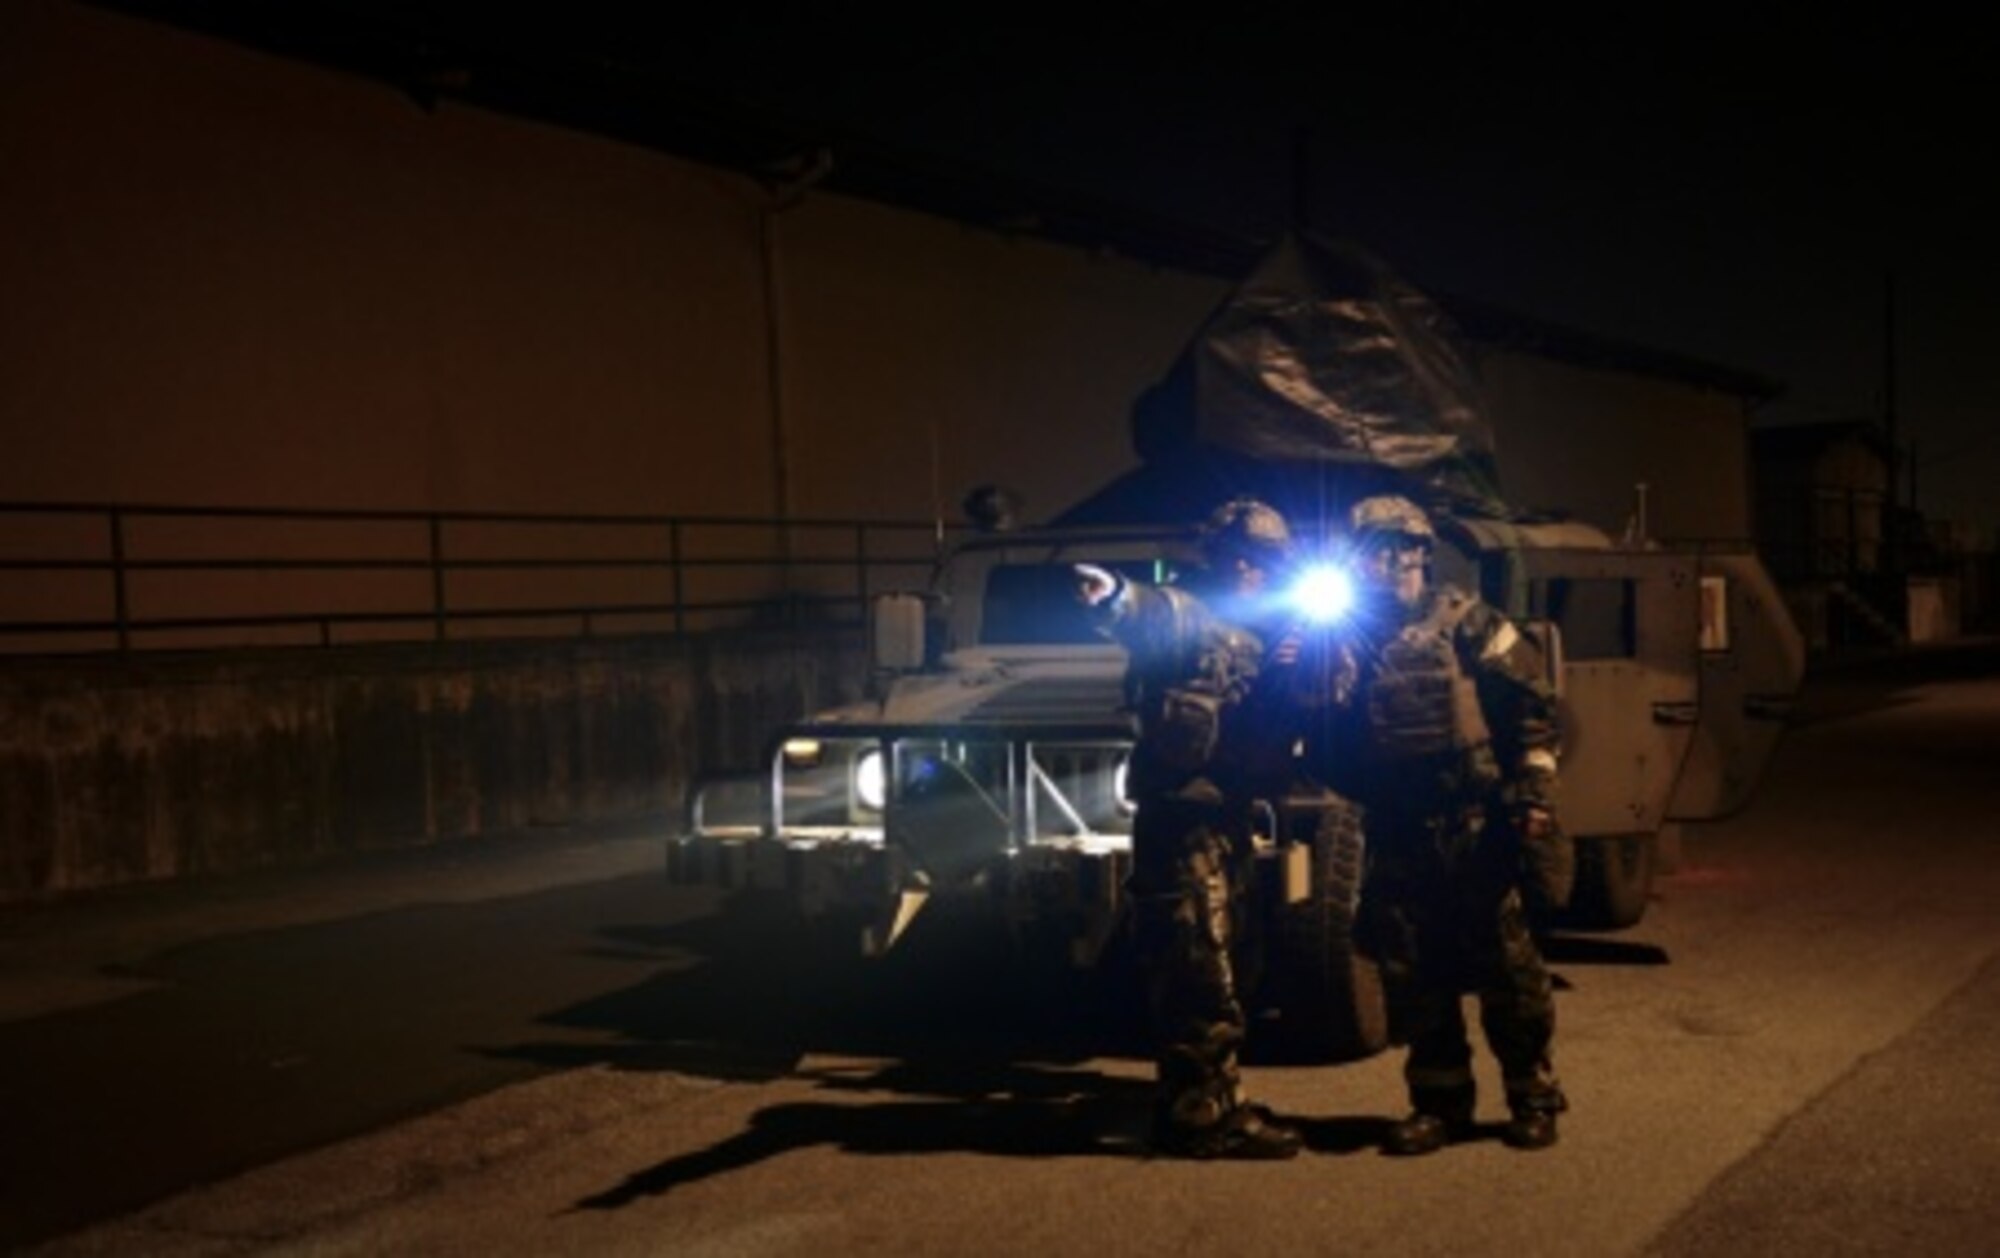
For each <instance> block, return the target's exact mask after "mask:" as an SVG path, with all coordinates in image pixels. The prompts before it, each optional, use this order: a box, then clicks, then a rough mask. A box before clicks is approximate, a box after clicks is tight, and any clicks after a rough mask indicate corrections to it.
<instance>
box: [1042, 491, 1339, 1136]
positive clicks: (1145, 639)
mask: <svg viewBox="0 0 2000 1258" xmlns="http://www.w3.org/2000/svg"><path fill="white" fill-rule="evenodd" d="M1203 541H1204V546H1203V549H1204V560H1205V563H1206V565H1207V568H1208V574H1207V575H1208V576H1209V577H1210V578H1211V580H1212V582H1214V583H1215V584H1216V585H1217V586H1218V587H1219V588H1217V589H1215V590H1214V591H1213V592H1212V593H1210V595H1209V597H1208V599H1206V600H1204V599H1203V598H1199V597H1196V596H1195V595H1194V594H1192V593H1190V592H1189V591H1187V590H1186V589H1183V588H1180V587H1177V586H1171V585H1166V586H1150V585H1145V584H1142V583H1138V582H1130V581H1125V580H1123V579H1121V578H1119V577H1117V576H1115V575H1114V574H1112V573H1110V572H1107V571H1105V570H1103V569H1099V568H1094V567H1090V566H1088V565H1080V566H1079V568H1078V576H1079V585H1078V593H1079V597H1081V598H1082V599H1083V601H1084V602H1085V603H1087V604H1089V605H1091V606H1092V607H1093V608H1095V609H1096V614H1097V616H1098V617H1099V623H1100V626H1101V627H1102V628H1103V630H1104V631H1105V632H1106V633H1107V634H1109V635H1110V636H1112V637H1113V638H1115V639H1116V640H1117V641H1118V642H1120V643H1121V644H1122V645H1124V646H1125V647H1126V649H1127V651H1128V652H1129V653H1130V655H1131V665H1130V669H1129V671H1128V674H1127V681H1126V684H1127V691H1128V696H1127V697H1128V699H1129V701H1130V702H1131V704H1132V706H1133V708H1134V710H1135V711H1136V712H1137V713H1138V714H1139V718H1140V733H1139V742H1138V745H1137V747H1136V748H1135V749H1134V752H1133V763H1132V769H1131V775H1130V781H1131V788H1130V789H1131V792H1132V797H1133V799H1134V800H1135V801H1136V802H1137V805H1138V812H1137V815H1136V816H1135V817H1134V818H1133V827H1132V856H1133V874H1132V881H1131V892H1132V897H1133V912H1134V915H1135V918H1136V925H1137V930H1138V941H1137V942H1138V952H1139V961H1140V965H1141V968H1142V970H1143V972H1144V975H1145V981H1146V988H1147V999H1148V1005H1149V1009H1150V1011H1151V1014H1152V1017H1153V1024H1154V1032H1155V1036H1156V1039H1157V1051H1158V1058H1157V1063H1158V1068H1159V1100H1158V1107H1157V1111H1156V1113H1155V1119H1154V1140H1155V1144H1156V1146H1157V1147H1158V1148H1160V1149H1161V1150H1162V1151H1163V1152H1167V1153H1171V1154H1175V1155H1179V1156H1185V1157H1199V1158H1288V1157H1291V1156H1293V1155H1294V1154H1296V1153H1297V1152H1298V1150H1299V1146H1300V1143H1301V1142H1300V1138H1299V1135H1298V1133H1297V1132H1296V1131H1294V1130H1292V1129H1291V1128H1289V1127H1286V1126H1283V1125H1281V1124H1279V1123H1277V1122H1275V1121H1273V1120H1272V1119H1271V1118H1270V1117H1268V1116H1267V1114H1266V1113H1265V1112H1263V1111H1262V1110H1260V1109H1259V1108H1257V1107H1254V1106H1252V1105H1250V1104H1248V1103H1247V1102H1246V1100H1245V1098H1244V1095H1243V1086H1242V1076H1241V1072H1240V1071H1239V1069H1238V1065H1237V1053H1238V1050H1239V1048H1240V1047H1241V1045H1242V1043H1243V1039H1244V1033H1245V1018H1244V1011H1243V1004H1242V997H1241V994H1240V993H1239V991H1238V990H1237V982H1238V978H1237V974H1236V970H1235V966H1234V961H1233V959H1232V956H1231V942H1232V940H1233V938H1234V927H1235V916H1236V913H1237V911H1238V907H1239V905H1238V893H1239V891H1240V889H1241V888H1240V882H1241V875H1242V873H1243V871H1244V870H1245V868H1246V865H1247V861H1248V859H1249V848H1250V842H1249V838H1250V804H1251V801H1252V800H1254V799H1257V798H1261V797H1265V796H1269V795H1272V794H1274V793H1275V790H1281V789H1282V788H1283V786H1284V785H1286V784H1288V782H1289V780H1290V774H1291V772H1292V768H1293V765H1292V762H1293V743H1294V741H1295V738H1296V737H1297V734H1298V732H1299V727H1298V723H1297V722H1296V721H1292V720H1289V719H1288V717H1287V713H1289V712H1291V711H1294V710H1296V709H1295V706H1294V703H1293V700H1292V698H1291V696H1290V694H1289V691H1290V689H1291V687H1292V683H1293V681H1294V679H1295V678H1296V677H1297V676H1298V675H1299V673H1300V671H1301V661H1300V657H1301V652H1302V645H1301V640H1300V636H1299V635H1298V634H1297V633H1296V632H1287V627H1286V626H1284V625H1283V624H1281V623H1277V622H1273V621H1271V620H1270V618H1269V616H1268V613H1266V612H1265V611H1264V610H1263V609H1265V608H1268V607H1269V606H1271V605H1272V604H1273V603H1274V602H1275V601H1276V600H1275V597H1274V596H1275V595H1276V590H1275V588H1274V587H1275V585H1276V583H1277V581H1278V579H1279V576H1280V574H1281V573H1282V572H1283V571H1284V570H1285V568H1286V566H1287V564H1288V562H1289V557H1290V549H1291V537H1290V531H1289V529H1288V528H1287V527H1286V525H1285V522H1284V518H1283V517H1282V516H1280V515H1279V514H1278V513H1277V512H1276V511H1275V510H1273V509H1272V508H1270V507H1269V506H1267V505H1265V504H1263V503H1260V502H1257V501H1255V500H1253V499H1237V500H1235V501H1232V502H1230V503H1227V504H1225V505H1224V506H1223V507H1222V508H1221V509H1220V510H1218V511H1217V512H1216V513H1215V515H1214V516H1213V517H1212V518H1211V519H1210V521H1209V523H1208V526H1207V527H1206V529H1205V531H1204V536H1203ZM1218 613H1220V614H1218ZM1260 629H1261V632H1260Z"/></svg>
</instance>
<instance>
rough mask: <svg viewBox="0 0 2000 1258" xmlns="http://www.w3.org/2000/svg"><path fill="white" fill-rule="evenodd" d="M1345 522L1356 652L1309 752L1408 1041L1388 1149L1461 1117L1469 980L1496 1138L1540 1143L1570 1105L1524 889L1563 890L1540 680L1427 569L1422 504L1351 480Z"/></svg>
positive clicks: (1435, 1135)
mask: <svg viewBox="0 0 2000 1258" xmlns="http://www.w3.org/2000/svg"><path fill="white" fill-rule="evenodd" d="M1349 524H1350V527H1351V530H1352V537H1353V542H1354V544H1355V548H1356V551H1357V553H1358V557H1359V560H1360V576H1361V586H1362V591H1363V601H1362V605H1361V608H1360V609H1359V610H1360V615H1359V616H1358V617H1357V620H1356V624H1355V627H1354V636H1353V642H1354V645H1353V650H1354V653H1355V661H1356V664H1357V666H1358V672H1357V675H1356V678H1355V682H1354V690H1353V693H1352V695H1351V696H1349V697H1348V699H1347V701H1346V702H1345V703H1343V704H1342V706H1341V707H1340V708H1339V709H1338V713H1337V715H1336V716H1335V717H1334V723H1333V737H1332V742H1333V746H1332V748H1331V749H1330V751H1329V754H1328V755H1327V756H1326V757H1325V760H1324V763H1325V765H1326V766H1327V771H1328V773H1329V775H1330V776H1331V779H1332V780H1333V781H1334V782H1335V784H1336V785H1337V786H1345V788H1346V789H1347V791H1348V792H1349V793H1350V794H1351V795H1352V796H1354V797H1355V798H1357V799H1358V801H1359V802H1360V803H1361V804H1362V806H1363V808H1364V810H1365V812H1364V815H1365V821H1364V825H1365V826H1366V829H1367V835H1368V849H1369V872H1368V880H1367V884H1366V890H1365V892H1364V895H1363V909H1362V927H1361V932H1360V933H1361V936H1362V938H1361V942H1362V944H1363V946H1364V947H1365V948H1366V949H1367V950H1368V951H1370V952H1371V953H1373V954H1374V955H1375V957H1376V959H1377V960H1378V962H1379V963H1380V965H1381V968H1382V975H1383V981H1384V986H1385V989H1386V992H1387V995H1388V998H1389V1008H1390V1025H1391V1029H1392V1033H1393V1034H1394V1035H1395V1037H1396V1038H1397V1039H1398V1040H1406V1041H1407V1042H1408V1044H1409V1046H1410V1051H1409V1057H1408V1059H1407V1062H1406V1064H1405V1068H1404V1077H1405V1080H1406V1082H1407V1084H1408V1087H1409V1094H1410V1100H1411V1105H1412V1109H1413V1112H1412V1113H1411V1115H1410V1116H1409V1117H1408V1118H1406V1119H1404V1120H1403V1121H1402V1122H1400V1123H1398V1124H1396V1126H1395V1127H1394V1128H1393V1129H1392V1130H1391V1133H1390V1135H1389V1138H1388V1140H1387V1143H1386V1151H1388V1152H1391V1153H1398V1154H1420V1153H1430V1152H1433V1151H1435V1150H1437V1149H1439V1148H1441V1147H1443V1146H1444V1145H1445V1144H1447V1143H1449V1142H1451V1141H1452V1140H1455V1139H1459V1138H1462V1137H1463V1136H1465V1135H1466V1134H1468V1133H1469V1132H1470V1130H1471V1127H1472V1118H1473V1108H1474V1100H1475V1096H1474V1088H1473V1077H1472V1048H1471V1045H1470V1042H1469V1040H1468V1037H1467V1032H1466V1022H1465V1014H1464V1010H1463V1002H1462V996H1463V995H1464V994H1465V993H1468V992H1470V993H1476V994H1477V996H1478V997H1479V1005H1480V1022H1481V1025H1482V1027H1483V1029H1484V1030H1485V1033H1486V1041H1487V1044H1488V1046H1489V1047H1490V1048H1491V1049H1492V1051H1493V1054H1494V1056H1495V1057H1497V1058H1498V1059H1499V1062H1500V1068H1501V1073H1502V1076H1503V1078H1504V1080H1505V1083H1506V1090H1507V1104H1508V1108H1509V1111H1510V1114H1511V1118H1510V1120H1509V1121H1508V1123H1507V1125H1506V1128H1505V1129H1504V1133H1503V1136H1504V1139H1505V1140H1506V1142H1507V1143H1508V1144H1509V1145H1512V1146H1514V1147H1516V1148H1522V1149H1540V1148H1545V1147H1547V1146H1548V1145H1551V1144H1553V1143H1555V1139H1556V1115H1557V1114H1558V1113H1560V1112H1561V1111H1562V1110H1564V1109H1565V1108H1567V1102H1566V1101H1565V1099H1564V1097H1563V1093H1562V1089H1561V1088H1560V1087H1559V1086H1558V1085H1557V1082H1556V1078H1555V1074H1554V1071H1553V1069H1552V1067H1551V1064H1550V1058H1549V1044H1550V1040H1551V1037H1552V1036H1553V1034H1554V1030H1555V1005H1554V1001H1553V999H1552V996H1551V984H1550V981H1549V975H1548V971H1547V969H1546V968H1545V967H1544V966H1543V964H1542V959H1541V956H1540V954H1539V952H1538V951H1537V949H1536V947H1535V943H1534V940H1533V939H1532V937H1531V936H1530V935H1529V933H1528V929H1527V925H1526V923H1525V920H1524V913H1523V908H1522V892H1523V890H1524V889H1525V890H1527V891H1528V892H1529V893H1530V894H1531V895H1532V896H1533V897H1534V898H1535V899H1537V900H1539V901H1544V902H1547V903H1550V904H1559V903H1560V902H1562V901H1563V900H1565V899H1567V897H1568V893H1569V888H1568V882H1569V880H1570V877H1571V873H1570V864H1569V862H1568V861H1567V860H1566V859H1565V856H1566V854H1567V851H1568V848H1567V844H1566V843H1565V841H1564V840H1563V838H1562V835H1561V832H1560V830H1559V829H1558V827H1557V826H1556V821H1555V797H1554V790H1555V785H1556V749H1557V744H1558V731H1557V727H1556V717H1555V698H1554V695H1553V693H1552V692H1551V690H1550V688H1549V686H1548V684H1547V682H1546V681H1545V679H1544V674H1543V662H1542V656H1541V652H1540V650H1539V648H1538V647H1537V646H1535V644H1534V643H1532V642H1530V641H1529V640H1527V639H1525V638H1523V637H1522V635H1521V633H1520V631H1519V630H1518V629H1517V628H1516V627H1515V626H1514V625H1513V623H1512V622H1510V621H1509V620H1508V619H1507V618H1506V616H1504V615H1503V614H1502V613H1500V612H1499V611H1497V610H1496V609H1494V608H1493V607H1491V606H1489V605H1487V604H1485V603H1483V602H1481V601H1480V600H1479V599H1478V598H1476V597H1474V596H1472V595H1469V594H1466V593H1464V592H1462V591H1460V590H1457V589H1454V588H1452V587H1450V586H1439V585H1435V584H1433V583H1432V581H1431V579H1430V569H1429V563H1430V554H1431V551H1432V549H1433V547H1434V545H1435V535H1434V534H1433V532H1432V529H1431V525H1430V521H1429V519H1428V518H1427V517H1426V516H1425V515H1424V513H1423V511H1422V510H1421V509H1419V508H1418V507H1417V506H1416V505H1415V504H1414V503H1412V502H1410V501H1408V500H1407V499H1403V498H1398V497H1392V496H1383V497H1375V498H1368V499H1364V500H1362V501H1361V502H1359V503H1357V504H1356V505H1355V507H1354V509H1353V511H1352V512H1351V514H1350V520H1349Z"/></svg>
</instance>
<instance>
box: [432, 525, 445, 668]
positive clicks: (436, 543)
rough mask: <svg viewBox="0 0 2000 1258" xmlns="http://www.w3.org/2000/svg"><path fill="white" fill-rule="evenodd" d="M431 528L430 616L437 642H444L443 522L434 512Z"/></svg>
mask: <svg viewBox="0 0 2000 1258" xmlns="http://www.w3.org/2000/svg"><path fill="white" fill-rule="evenodd" d="M430 526H431V616H432V619H433V623H434V626H435V627H434V631H433V632H434V634H435V637H436V639H437V641H439V642H442V641H444V521H443V520H442V519H441V518H440V517H439V516H438V514H437V513H436V512H435V511H434V512H432V513H431V516H430Z"/></svg>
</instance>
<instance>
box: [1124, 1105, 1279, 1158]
mask: <svg viewBox="0 0 2000 1258" xmlns="http://www.w3.org/2000/svg"><path fill="white" fill-rule="evenodd" d="M1268 1113H1269V1111H1267V1110H1264V1109H1262V1108H1261V1107H1256V1106H1250V1105H1239V1106H1237V1107H1236V1108H1235V1109H1233V1110H1231V1111H1230V1112H1229V1113H1228V1114H1226V1115H1224V1116H1223V1118H1222V1119H1221V1120H1220V1121H1219V1122H1213V1123H1209V1124H1208V1125H1206V1126H1203V1127H1185V1126H1181V1125H1179V1124H1175V1123H1170V1122H1166V1121H1164V1119H1156V1120H1155V1122H1154V1126H1153V1147H1154V1148H1155V1149H1157V1150H1159V1151H1160V1152H1161V1153H1164V1154H1166V1155H1167V1156H1168V1157H1176V1158H1196V1159H1200V1160H1203V1161H1208V1160H1236V1161H1251V1162H1278V1161H1283V1160H1284V1159H1286V1158H1293V1157H1297V1156H1298V1154H1299V1150H1300V1148H1302V1147H1303V1146H1304V1144H1305V1140H1304V1138H1303V1137H1301V1136H1300V1135H1299V1132H1298V1129H1297V1128H1296V1127H1292V1126H1288V1125H1287V1124H1285V1123H1281V1122H1279V1121H1277V1120H1276V1119H1275V1118H1271V1117H1268Z"/></svg>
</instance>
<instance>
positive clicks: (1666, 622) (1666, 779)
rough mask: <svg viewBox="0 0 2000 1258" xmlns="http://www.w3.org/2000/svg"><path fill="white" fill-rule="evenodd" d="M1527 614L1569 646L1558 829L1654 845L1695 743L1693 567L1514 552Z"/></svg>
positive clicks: (1587, 553) (1622, 556) (1656, 557)
mask: <svg viewBox="0 0 2000 1258" xmlns="http://www.w3.org/2000/svg"><path fill="white" fill-rule="evenodd" d="M1514 562H1516V563H1518V564H1520V565H1522V573H1521V575H1523V576H1525V577H1526V578H1527V583H1528V601H1529V614H1530V615H1532V616H1534V617H1536V618H1538V619H1545V620H1548V621H1551V622H1553V623H1554V624H1555V625H1556V626H1557V627H1558V629H1559V630H1560V631H1561V635H1562V649H1563V658H1564V663H1563V684H1562V697H1561V702H1560V712H1561V717H1562V726H1563V756H1562V785H1561V790H1562V799H1561V808H1562V817H1563V823H1564V825H1565V826H1566V827H1567V828H1568V830H1569V832H1570V833H1571V834H1572V835H1574V836H1576V837H1578V838H1581V839H1588V838H1593V837H1598V836H1613V835H1635V834H1647V835H1650V834H1652V833H1654V832H1656V831H1657V830H1658V829H1659V828H1660V825H1661V823H1662V822H1663V821H1664V820H1665V819H1666V816H1667V806H1668V803H1669V801H1670V800H1671V799H1672V797H1673V792H1674V786H1675V783H1676V782H1677V781H1678V779H1679V777H1680V773H1681V765H1682V762H1683V761H1684V760H1685V759H1686V757H1687V754H1688V749H1689V746H1690V745H1691V743H1692V742H1693V735H1694V730H1695V724H1696V721H1697V719H1698V717H1699V712H1700V708H1699V700H1700V677H1699V673H1698V668H1697V653H1696V650H1695V634H1696V630H1697V627H1698V623H1699V621H1698V594H1699V586H1698V583H1697V581H1696V579H1695V577H1696V571H1695V563H1694V561H1693V560H1692V559H1691V558H1690V557H1688V556H1684V555H1673V554H1667V553H1663V552H1659V551H1626V550H1582V549H1579V550H1535V549H1532V548H1529V549H1524V550H1521V551H1518V552H1516V554H1515V556H1514Z"/></svg>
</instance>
